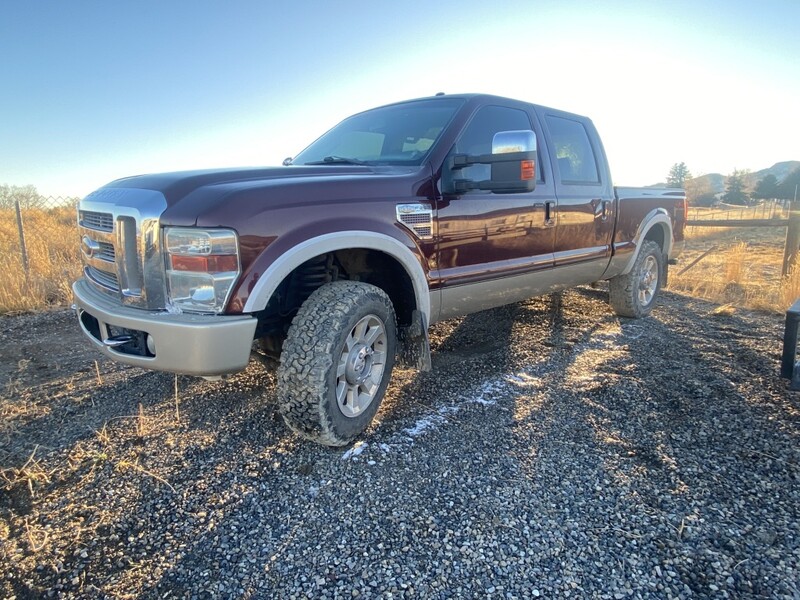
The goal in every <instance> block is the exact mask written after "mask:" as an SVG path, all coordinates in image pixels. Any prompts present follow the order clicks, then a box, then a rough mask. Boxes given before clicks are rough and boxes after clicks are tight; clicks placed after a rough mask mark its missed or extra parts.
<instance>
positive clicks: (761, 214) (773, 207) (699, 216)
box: [688, 200, 789, 221]
mask: <svg viewBox="0 0 800 600" xmlns="http://www.w3.org/2000/svg"><path fill="white" fill-rule="evenodd" d="M688 218H689V221H769V220H776V221H780V220H785V219H788V218H789V202H788V201H785V200H767V201H765V202H761V203H760V204H756V205H753V206H737V205H735V204H718V205H716V206H712V207H702V206H690V207H689V214H688Z"/></svg>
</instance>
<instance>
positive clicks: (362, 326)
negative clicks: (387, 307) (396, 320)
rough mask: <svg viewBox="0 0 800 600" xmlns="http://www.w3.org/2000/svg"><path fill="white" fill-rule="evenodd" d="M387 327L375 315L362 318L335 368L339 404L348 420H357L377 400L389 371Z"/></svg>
mask: <svg viewBox="0 0 800 600" xmlns="http://www.w3.org/2000/svg"><path fill="white" fill-rule="evenodd" d="M386 345H387V338H386V326H385V325H384V323H383V321H381V320H380V319H379V318H378V317H376V316H375V315H367V316H365V317H364V318H362V319H361V320H360V321H359V322H358V323H356V325H355V327H353V329H352V330H351V331H350V334H349V335H348V336H347V339H346V340H345V344H344V348H343V349H342V355H341V356H340V357H339V364H338V366H337V368H336V402H337V403H338V405H339V409H340V410H341V411H342V414H343V415H344V416H345V417H351V418H352V417H357V416H358V415H360V414H361V413H362V412H364V411H365V410H366V409H367V407H368V406H369V405H370V404H371V403H372V401H373V400H374V399H375V394H376V393H377V392H378V388H379V387H380V385H381V381H382V380H383V371H384V369H385V368H386Z"/></svg>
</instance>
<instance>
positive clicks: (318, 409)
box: [278, 281, 397, 446]
mask: <svg viewBox="0 0 800 600" xmlns="http://www.w3.org/2000/svg"><path fill="white" fill-rule="evenodd" d="M376 319H377V320H376ZM365 320H366V321H365ZM363 322H366V323H367V325H364V327H366V328H367V329H366V331H369V332H373V331H380V325H382V327H383V330H382V333H381V337H379V338H378V339H377V340H376V341H375V342H374V345H373V346H374V347H373V348H372V350H370V349H369V344H368V343H363V344H361V350H362V352H369V356H370V357H372V356H377V355H379V354H384V355H385V356H384V357H383V360H384V362H383V370H382V375H381V376H380V382H377V388H374V387H373V388H372V389H375V390H376V391H375V392H374V394H373V395H372V400H371V401H370V402H369V403H368V404H367V405H366V407H365V408H364V409H363V412H360V413H358V414H354V415H346V414H345V412H343V410H351V411H354V410H357V409H358V406H357V405H358V402H357V401H356V402H355V406H356V408H355V409H354V408H353V406H354V404H353V403H352V402H351V403H350V404H349V405H347V404H345V406H344V408H342V407H340V403H339V401H338V400H337V382H338V383H339V385H340V387H341V385H344V386H345V389H346V388H347V386H348V384H349V379H348V380H347V381H344V379H346V378H347V377H350V376H353V377H355V376H356V375H360V376H365V374H366V372H367V371H369V372H370V373H372V371H371V369H372V368H373V367H374V368H375V369H376V370H377V366H376V365H373V363H372V362H370V363H369V364H368V366H367V368H362V371H360V372H359V373H356V374H355V375H354V374H353V369H352V368H351V369H350V371H348V374H347V375H344V374H342V373H340V372H339V371H341V368H340V363H341V362H342V361H345V356H348V357H349V356H351V355H352V356H353V357H354V359H353V360H354V361H356V362H358V361H357V360H356V358H357V357H355V354H357V352H355V351H349V350H348V351H346V350H345V349H346V344H347V342H348V340H350V342H351V344H354V340H355V339H356V338H355V337H354V335H356V327H357V325H358V326H359V327H361V324H362V323H363ZM378 322H380V325H378ZM362 335H363V334H362ZM396 339H397V326H396V322H395V312H394V307H393V306H392V303H391V301H390V300H389V297H388V296H387V295H386V293H385V292H384V291H383V290H381V289H380V288H378V287H375V286H374V285H370V284H367V283H362V282H358V281H334V282H331V283H328V284H325V285H323V286H322V287H320V288H318V289H317V290H315V291H314V293H312V294H311V296H309V298H308V300H306V301H305V302H304V303H303V305H302V306H301V307H300V310H299V311H298V312H297V315H296V316H295V318H294V320H293V321H292V325H291V327H290V328H289V332H288V334H287V337H286V341H285V342H284V345H283V351H282V353H281V360H280V367H279V368H278V408H279V410H280V412H281V414H282V416H283V420H284V421H285V422H286V425H287V426H288V427H289V428H290V429H291V430H292V431H294V432H295V433H297V434H299V435H301V436H302V437H304V438H306V439H309V440H313V441H315V442H318V443H320V444H324V445H326V446H345V445H347V444H349V443H350V442H352V441H353V440H355V439H356V438H357V437H358V436H359V435H360V434H361V433H363V432H364V430H365V429H366V428H367V427H368V426H369V424H370V422H371V421H372V419H373V417H374V416H375V413H376V412H377V411H378V406H379V405H380V402H381V399H382V398H383V395H384V393H385V392H386V387H387V386H388V385H389V380H390V378H391V374H392V367H393V366H394V359H395V346H396ZM362 341H366V340H362ZM378 346H379V347H378ZM373 350H374V354H373ZM362 358H363V357H362ZM376 360H377V359H376ZM353 364H355V363H353ZM359 364H363V363H359ZM352 366H353V365H351V367H352ZM353 368H355V367H353ZM371 378H372V375H370V376H369V377H368V379H369V381H372V379H371ZM349 385H352V386H357V385H358V384H355V383H352V384H349ZM368 385H369V384H368ZM360 389H361V388H359V387H356V388H355V393H356V394H358V392H359V390H360ZM368 395H369V394H368ZM349 401H350V396H347V395H346V400H345V402H349Z"/></svg>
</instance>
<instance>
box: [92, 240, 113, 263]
mask: <svg viewBox="0 0 800 600" xmlns="http://www.w3.org/2000/svg"><path fill="white" fill-rule="evenodd" d="M98 244H100V252H98V253H97V255H96V256H97V258H99V259H100V260H104V261H106V262H110V263H113V262H114V260H115V259H116V255H117V253H116V252H115V251H114V244H109V243H108V242H98Z"/></svg>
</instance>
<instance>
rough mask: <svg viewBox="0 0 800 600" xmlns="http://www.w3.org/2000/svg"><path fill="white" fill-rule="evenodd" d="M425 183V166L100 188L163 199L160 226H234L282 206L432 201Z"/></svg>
mask: <svg viewBox="0 0 800 600" xmlns="http://www.w3.org/2000/svg"><path fill="white" fill-rule="evenodd" d="M425 182H427V183H428V184H429V183H430V171H429V169H428V167H425V166H412V167H387V166H366V165H365V166H361V165H319V166H288V167H263V168H247V169H219V170H203V171H183V172H175V173H159V174H153V175H138V176H135V177H127V178H125V179H118V180H116V181H113V182H111V183H109V184H108V185H106V186H105V187H104V188H102V189H109V188H135V189H146V190H152V191H156V192H159V193H161V194H163V196H164V198H165V199H166V204H167V208H166V210H165V211H164V213H163V214H162V218H161V222H162V224H169V225H184V226H191V225H203V226H219V225H223V226H224V225H228V226H230V225H233V223H230V222H229V219H230V217H231V216H232V215H236V217H235V220H236V221H237V222H241V219H242V218H243V217H244V218H247V217H248V216H251V217H252V216H255V215H257V214H260V213H262V212H263V211H264V210H266V209H274V208H279V207H288V206H297V205H302V204H313V205H319V204H321V203H325V204H328V203H331V202H336V201H342V202H345V201H353V200H356V201H357V200H360V199H363V200H367V199H371V200H375V199H376V198H379V197H381V196H389V195H391V196H394V197H409V196H418V195H424V196H428V195H429V194H430V193H431V190H430V189H429V186H425V185H424V183H425ZM423 187H425V188H426V189H424V190H423V189H422V188H423Z"/></svg>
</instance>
